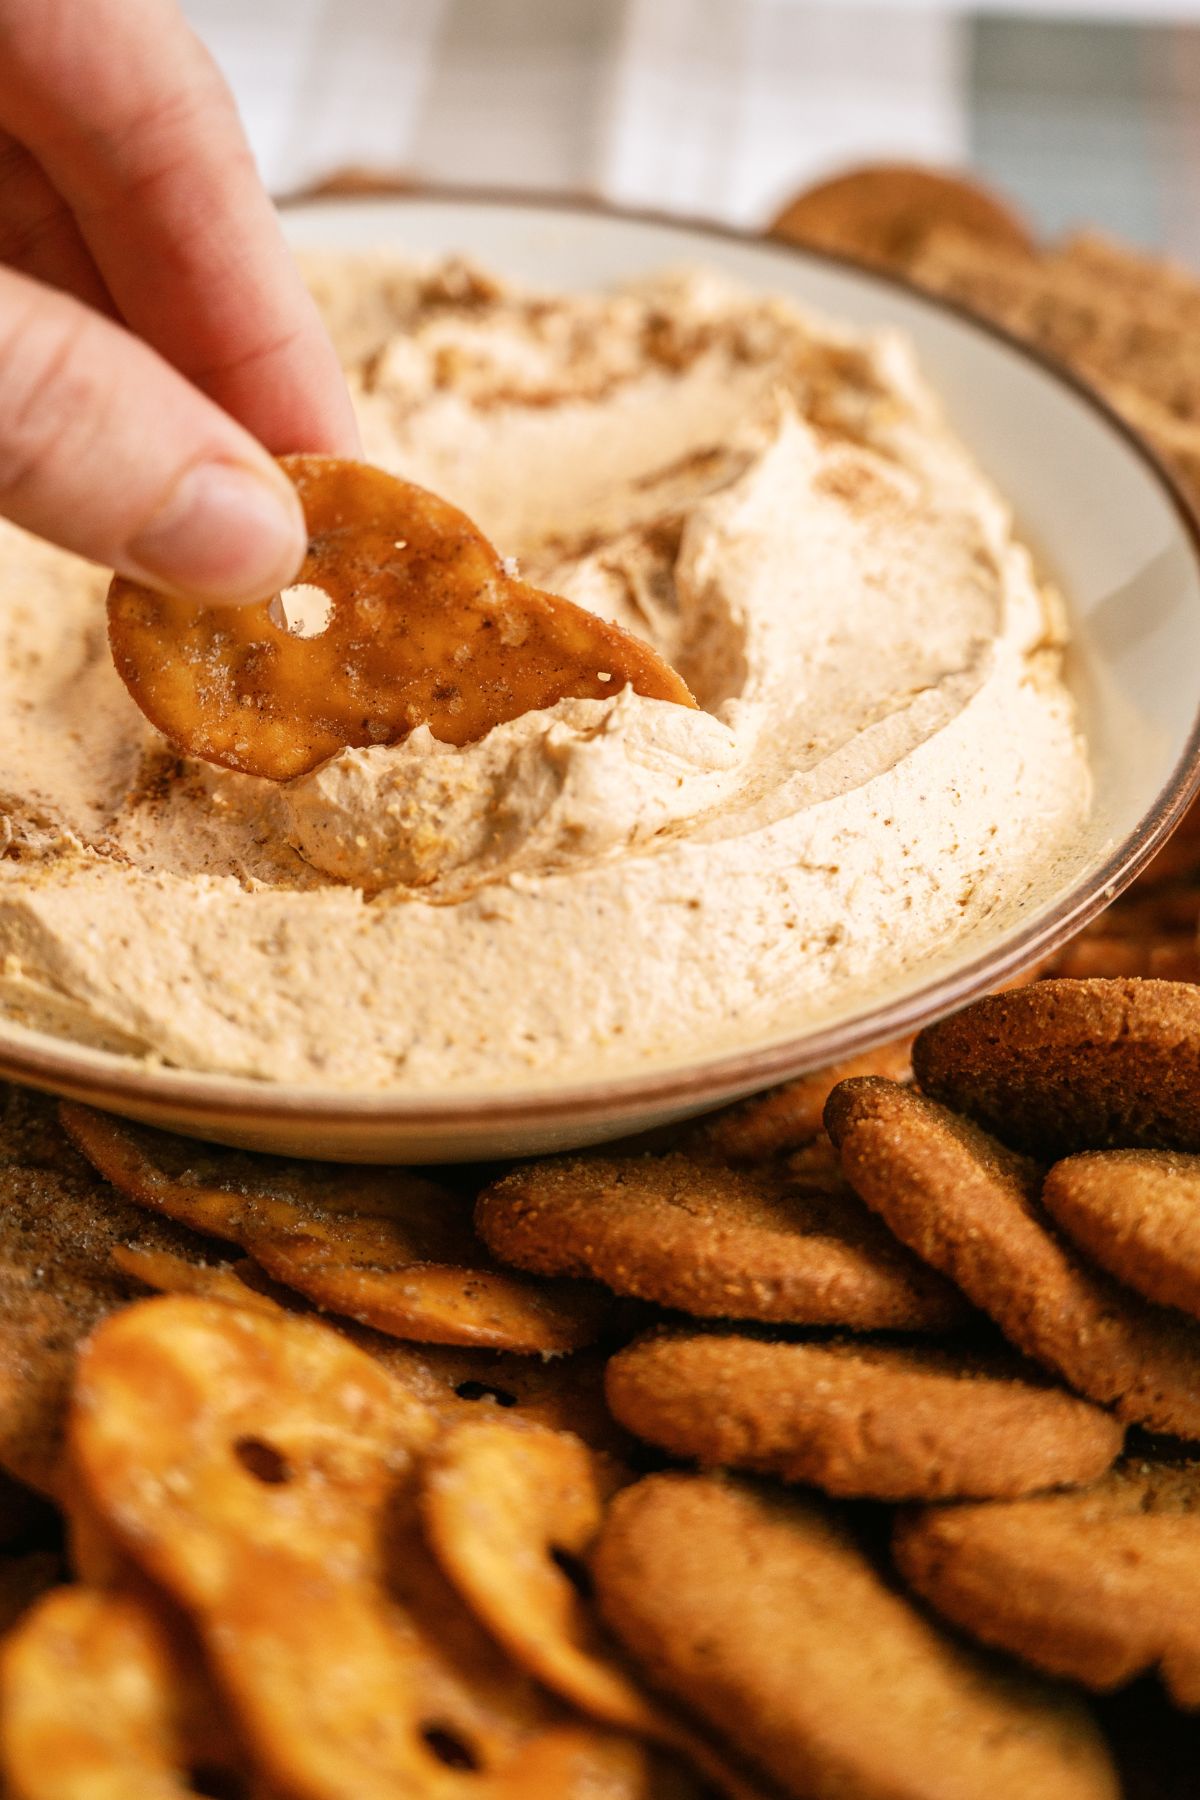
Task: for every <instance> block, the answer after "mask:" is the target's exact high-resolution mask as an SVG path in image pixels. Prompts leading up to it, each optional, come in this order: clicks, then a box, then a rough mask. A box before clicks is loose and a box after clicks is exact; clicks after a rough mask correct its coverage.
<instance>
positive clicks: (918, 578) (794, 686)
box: [0, 258, 1090, 1093]
mask: <svg viewBox="0 0 1200 1800" xmlns="http://www.w3.org/2000/svg"><path fill="white" fill-rule="evenodd" d="M310 278H311V279H312V282H313V285H314V288H315V290H316V292H317V294H318V297H319V299H320V300H321V302H322V305H323V306H324V308H325V311H326V314H327V317H328V318H329V320H330V323H331V326H332V329H333V331H334V334H335V337H336V338H337V340H338V342H339V344H340V347H341V349H342V351H343V354H344V357H345V360H346V363H347V367H348V368H349V370H350V372H351V381H352V385H353V387H354V390H355V394H356V398H357V401H358V406H359V413H360V419H361V423H362V429H363V436H364V442H365V454H366V456H367V457H368V459H370V460H372V461H375V462H378V463H380V464H382V465H383V466H385V467H387V468H390V469H392V470H394V471H396V472H397V473H399V474H402V475H404V476H405V477H407V478H408V479H410V480H414V481H417V482H420V483H423V484H424V485H426V486H428V487H431V488H434V489H435V490H437V491H438V492H440V493H443V494H444V495H445V496H446V498H447V499H449V500H452V501H453V502H455V504H457V505H459V506H461V507H462V508H463V509H464V510H465V511H466V512H468V513H469V514H470V515H471V516H472V517H473V518H474V519H475V520H476V521H477V522H478V524H479V525H480V526H481V527H482V529H483V530H484V531H485V532H487V533H488V535H489V536H490V537H491V538H492V539H493V541H494V542H495V543H496V545H497V546H498V548H499V549H500V551H501V552H502V553H503V554H505V555H506V556H512V557H515V558H516V559H517V560H518V562H519V566H520V570H521V573H522V575H524V576H526V577H527V578H528V579H530V580H532V581H534V582H537V583H538V584H539V585H541V586H544V587H547V588H550V589H553V590H556V591H558V592H560V593H563V594H565V595H567V596H568V597H569V598H570V599H572V600H575V601H577V602H579V603H580V604H582V605H584V606H588V607H591V608H593V609H594V610H595V611H597V612H598V613H601V614H603V615H604V616H605V617H606V618H610V619H613V620H616V621H617V622H618V623H620V624H621V625H624V626H626V627H628V628H629V629H630V630H632V631H634V632H637V633H638V634H639V635H641V636H642V637H644V638H646V639H648V640H649V641H650V642H652V643H653V644H654V645H655V646H656V648H657V649H659V650H660V651H661V652H662V653H663V654H664V655H665V656H666V658H667V659H668V660H669V661H670V662H672V663H673V664H674V665H675V667H676V668H677V669H678V670H679V672H680V674H681V675H683V677H684V679H685V680H686V681H687V682H688V684H689V685H690V687H691V688H692V691H693V692H694V693H695V695H696V697H697V699H698V701H699V703H700V708H701V710H700V711H698V712H691V711H688V710H686V709H684V708H682V707H678V706H674V705H671V704H670V703H668V702H665V701H656V700H649V699H645V698H643V697H641V696H640V695H637V694H635V693H633V692H632V691H631V690H629V689H626V690H623V691H621V692H619V693H614V695H613V696H612V698H611V699H600V700H567V701H562V702H560V703H559V704H558V705H557V706H555V707H553V708H552V709H550V710H548V711H545V712H538V713H527V714H525V715H524V716H523V717H521V718H518V719H516V720H514V721H512V722H511V723H509V724H507V725H502V726H499V727H497V728H496V729H494V730H493V731H492V732H490V733H489V735H488V736H487V737H485V738H483V739H482V740H481V741H479V742H478V743H475V744H471V745H468V746H466V747H464V748H462V749H455V748H452V747H450V746H448V745H444V744H439V743H437V742H436V741H435V740H434V739H433V738H432V737H431V736H430V735H429V732H428V730H427V729H425V728H423V729H422V730H420V731H418V732H416V733H414V734H413V735H412V736H411V737H410V738H409V739H408V740H407V741H406V742H404V743H401V744H397V745H389V746H378V747H374V748H370V749H366V750H348V751H345V752H343V753H341V754H339V755H337V756H335V757H333V758H332V759H331V760H330V761H329V762H327V763H325V764H324V765H322V766H321V767H320V768H318V769H316V770H315V771H313V772H312V773H310V774H308V775H306V776H303V777H301V778H299V779H297V780H296V781H294V782H291V783H287V784H283V785H279V786H276V785H274V784H272V783H269V782H266V781H262V780H258V779H256V778H254V777H251V776H245V775H238V774H234V773H231V772H229V771H225V770H219V769H215V768H212V767H209V766H207V765H203V764H198V763H191V762H188V761H186V760H183V759H180V758H179V757H178V756H177V754H176V753H175V752H174V751H173V749H172V748H171V746H170V745H169V744H167V743H166V742H165V741H164V740H162V739H161V738H159V737H158V736H157V735H156V734H155V733H154V731H153V730H152V729H151V727H150V726H149V725H148V724H147V723H146V721H145V720H144V719H143V718H142V716H141V715H140V713H139V712H138V711H137V710H136V708H135V707H134V705H133V703H132V701H131V700H130V699H129V697H128V695H127V694H126V692H125V690H124V688H123V687H122V685H121V683H120V681H119V679H118V677H117V675H116V672H115V670H114V669H113V666H112V663H111V660H110V657H109V653H108V648H107V643H106V639H105V624H104V609H103V596H104V591H105V587H106V577H105V575H104V574H103V573H101V572H99V571H96V570H94V569H92V568H90V567H89V566H87V565H85V564H83V563H81V562H79V561H77V560H75V559H73V558H71V557H69V556H67V555H65V554H62V553H60V552H57V551H54V550H51V549H49V548H47V547H46V546H44V545H41V544H39V543H37V542H35V541H33V540H31V539H30V538H28V537H26V536H25V535H23V534H22V533H20V532H18V531H17V530H16V529H15V528H13V527H10V526H6V525H3V524H0V637H2V640H3V656H2V658H0V681H2V683H3V693H2V704H0V815H2V816H0V849H2V850H3V856H2V858H0V954H2V958H3V961H2V972H0V1005H2V1006H3V1008H4V1010H5V1011H6V1012H7V1013H8V1014H9V1015H10V1016H12V1017H16V1018H17V1019H19V1020H21V1021H22V1022H24V1023H26V1024H29V1025H34V1026H38V1027H41V1028H43V1029H47V1030H50V1031H53V1032H57V1033H60V1034H64V1035H66V1036H69V1037H72V1038H75V1039H80V1040H83V1041H85V1042H89V1043H93V1044H97V1045H101V1046H104V1047H106V1048H110V1049H116V1050H122V1051H127V1052H129V1053H132V1054H134V1055H138V1056H143V1057H151V1058H155V1059H159V1060H162V1061H166V1062H168V1063H171V1064H175V1065H178V1066H181V1067H184V1068H190V1069H204V1070H220V1071H225V1072H228V1073H233V1074H242V1075H252V1076H259V1077H264V1078H268V1079H276V1080H286V1081H298V1082H302V1083H319V1084H321V1085H324V1086H334V1087H339V1088H345V1089H368V1090H371V1089H373V1090H386V1089H403V1090H416V1091H426V1092H431V1093H435V1092H438V1093H440V1092H446V1091H448V1090H454V1089H484V1090H486V1089H495V1088H500V1087H505V1088H509V1087H513V1086H521V1085H535V1084H539V1083H562V1082H564V1081H572V1080H582V1079H588V1078H594V1077H596V1076H607V1075H619V1074H626V1073H632V1072H635V1071H637V1070H639V1069H643V1068H645V1067H647V1066H649V1065H654V1064H661V1063H665V1062H669V1061H671V1060H683V1059H692V1058H695V1057H697V1056H699V1055H702V1054H704V1053H706V1052H709V1051H712V1052H716V1051H717V1050H720V1049H722V1048H728V1047H731V1046H733V1045H735V1044H737V1043H739V1042H745V1041H747V1040H749V1039H751V1038H762V1037H764V1036H766V1035H767V1034H769V1033H770V1032H772V1031H778V1032H779V1033H781V1034H782V1033H784V1032H786V1031H789V1030H790V1031H797V1030H800V1029H802V1028H804V1027H806V1026H808V1025H811V1024H815V1023H818V1022H826V1021H831V1020H833V1019H834V1018H836V1017H837V1016H839V1015H843V1014H845V1013H847V1012H849V1011H852V1010H854V1009H855V1008H856V1007H858V1006H860V1005H861V1004H862V1003H863V1001H864V1000H865V999H867V998H868V997H870V998H871V999H882V998H883V997H885V996H886V995H887V994H888V993H890V992H893V991H895V990H897V989H898V988H899V987H901V986H902V985H903V984H904V983H905V981H908V980H911V979H912V977H913V974H914V972H915V970H916V969H917V968H920V969H921V971H922V972H923V973H924V972H925V971H926V970H928V971H929V972H933V970H934V969H935V968H936V967H937V966H940V965H944V964H945V963H946V962H948V960H950V959H952V958H953V955H954V953H955V949H956V947H959V948H961V944H962V940H963V938H964V937H965V936H966V935H967V934H974V933H976V932H978V931H979V930H980V928H981V927H982V928H984V929H985V930H986V931H987V932H988V933H989V934H990V933H991V932H992V931H993V930H995V931H999V930H1000V929H1002V928H1003V927H1005V926H1006V925H1008V924H1011V923H1012V922H1013V921H1014V920H1015V919H1016V918H1017V917H1019V916H1020V914H1021V913H1022V912H1023V911H1024V910H1025V909H1026V908H1027V907H1028V906H1029V905H1030V904H1031V903H1033V902H1035V901H1037V900H1039V899H1041V898H1042V897H1044V896H1046V895H1047V894H1049V893H1050V892H1052V891H1053V890H1054V889H1055V887H1056V886H1057V885H1058V882H1059V879H1060V873H1059V871H1060V864H1061V861H1062V859H1063V858H1064V857H1065V855H1066V853H1067V852H1068V851H1069V849H1070V846H1071V843H1072V840H1073V836H1074V834H1075V833H1076V832H1077V831H1078V829H1079V828H1080V826H1081V824H1082V822H1083V820H1084V818H1085V816H1086V813H1087V809H1088V805H1089V797H1090V781H1089V774H1088V766H1087V758H1086V754H1085V750H1084V747H1083V744H1082V742H1081V740H1080V737H1079V734H1078V730H1077V726H1076V722H1075V719H1074V713H1073V707H1072V703H1071V699H1070V696H1069V694H1068V692H1067V690H1066V688H1065V687H1064V685H1063V683H1062V679H1061V648H1062V646H1061V632H1060V628H1059V624H1058V610H1057V606H1056V604H1055V603H1054V600H1053V597H1052V596H1050V595H1048V594H1047V593H1046V592H1045V590H1044V589H1043V587H1042V586H1041V585H1040V584H1039V581H1038V579H1037V577H1036V575H1035V573H1034V570H1033V568H1032V565H1031V562H1030V558H1029V556H1028V554H1027V552H1026V551H1025V549H1024V548H1023V547H1022V546H1021V545H1020V544H1018V543H1017V542H1015V541H1014V539H1013V537H1012V533H1011V527H1010V521H1009V517H1008V514H1007V512H1006V509H1005V507H1004V505H1003V504H1002V502H1001V501H1000V500H999V498H998V497H997V496H996V495H995V494H994V493H993V492H992V490H991V489H990V488H989V486H988V485H987V483H986V482H985V481H984V480H983V479H982V478H981V477H980V475H979V473H978V472H977V471H976V470H975V468H974V467H973V465H972V463H971V461H970V459H969V458H968V457H967V455H966V453H965V452H964V451H963V450H962V449H961V448H960V447H959V446H958V444H957V443H956V442H955V441H954V439H953V438H952V436H951V435H950V434H949V433H948V431H947V429H946V427H945V425H944V424H943V422H942V420H941V417H940V414H939V410H938V406H937V403H936V401H935V400H934V398H933V397H932V395H931V394H930V393H929V391H928V390H927V388H926V387H925V385H924V384H923V382H922V381H921V379H920V378H919V376H918V374H917V372H916V370H915V369H914V367H913V363H912V360H911V357H910V355H909V353H908V351H907V349H906V347H905V345H904V344H903V343H902V342H900V341H899V340H897V339H895V338H893V337H890V336H887V335H883V336H879V337H873V338H871V339H866V338H862V337H856V336H852V335H849V334H847V333H843V332H840V331H838V330H836V329H835V328H833V327H831V326H827V325H824V324H821V323H818V322H816V321H814V320H812V319H810V318H809V317H807V316H806V315H805V314H803V313H801V312H800V311H799V310H797V309H796V308H795V307H794V306H792V305H791V304H789V303H786V302H783V301H780V300H773V299H764V298H761V297H758V296H755V295H751V294H748V293H746V292H743V291H742V290H740V289H737V288H734V287H732V286H730V285H728V284H726V283H725V282H724V281H719V280H717V279H715V278H713V277H710V276H707V275H704V274H679V275H668V276H663V277H662V278H659V279H657V280H655V281H653V282H651V283H646V284H642V285H639V286H637V287H632V288H629V289H626V290H623V291H621V292H618V293H615V294H608V295H603V296H594V297H592V296H579V295H573V296H569V297H562V296H554V295H549V296H547V295H540V294H530V293H527V292H523V291H514V290H510V289H507V288H504V287H501V286H500V285H499V284H497V283H495V282H493V281H492V280H491V279H490V278H488V277H487V276H485V275H483V274H481V273H479V272H478V271H476V270H474V269H471V268H468V267H466V266H465V265H459V264H453V263H452V264H443V265H440V266H437V267H433V266H430V267H426V268H416V267H413V266H411V265H410V266H405V265H398V264H395V263H392V262H385V261H381V260H375V259H362V258H357V259H351V260H347V259H338V260H333V259H330V260H328V261H326V260H323V259H322V260H318V261H315V262H313V263H311V265H310Z"/></svg>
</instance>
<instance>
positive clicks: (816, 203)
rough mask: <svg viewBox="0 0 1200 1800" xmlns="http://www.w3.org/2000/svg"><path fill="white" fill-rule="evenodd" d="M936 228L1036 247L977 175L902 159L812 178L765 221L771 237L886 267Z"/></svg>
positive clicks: (1016, 251)
mask: <svg viewBox="0 0 1200 1800" xmlns="http://www.w3.org/2000/svg"><path fill="white" fill-rule="evenodd" d="M939 228H949V229H951V230H953V231H955V232H957V233H960V234H962V235H963V236H964V237H967V238H969V239H971V240H972V241H975V240H982V241H983V242H984V243H987V244H990V245H994V246H995V248H996V249H997V250H999V251H1006V252H1008V253H1009V254H1010V255H1016V256H1019V257H1025V256H1028V255H1030V254H1031V253H1032V252H1033V250H1034V248H1035V245H1034V240H1033V237H1032V234H1031V232H1030V230H1029V227H1028V226H1027V225H1026V223H1025V221H1024V220H1023V219H1022V218H1020V217H1019V215H1018V214H1017V213H1016V212H1015V211H1014V210H1013V208H1012V207H1011V206H1010V205H1009V204H1008V202H1007V201H1005V200H1002V199H1000V197H999V196H998V195H997V194H993V193H992V192H991V191H990V190H989V189H988V188H986V187H984V186H983V185H982V184H981V183H980V182H977V181H974V180H972V179H969V178H968V177H966V176H963V175H951V174H947V173H946V172H945V171H944V170H942V169H925V168H920V167H918V166H916V165H911V164H904V163H876V164H871V165H869V166H867V167H865V168H861V169H850V170H848V171H847V172H846V173H845V174H844V175H836V176H834V177H833V178H832V179H831V180H829V181H822V182H819V183H818V184H817V185H816V186H815V187H810V188H809V189H807V191H806V192H804V193H803V194H800V195H799V196H798V197H797V198H796V199H795V200H792V201H791V202H790V203H789V204H788V205H787V206H785V207H784V209H783V211H782V212H781V213H780V214H779V215H778V217H777V218H776V219H775V220H774V221H773V223H772V225H771V227H770V229H771V231H772V233H773V234H774V235H775V236H776V237H785V238H795V239H797V240H799V241H800V242H801V243H805V244H816V245H818V246H819V247H820V248H821V249H825V250H836V251H839V252H840V253H842V254H843V255H846V256H853V257H856V258H857V259H858V260H859V261H860V262H866V263H876V264H880V265H882V266H883V267H885V268H891V269H904V268H905V267H907V265H908V263H909V261H910V260H911V258H912V256H913V254H914V252H915V251H916V250H917V249H918V247H919V246H920V245H921V244H922V242H923V241H924V239H925V238H926V237H927V236H928V235H929V233H930V232H931V231H935V230H937V229H939Z"/></svg>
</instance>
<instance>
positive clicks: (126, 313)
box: [0, 0, 358, 604]
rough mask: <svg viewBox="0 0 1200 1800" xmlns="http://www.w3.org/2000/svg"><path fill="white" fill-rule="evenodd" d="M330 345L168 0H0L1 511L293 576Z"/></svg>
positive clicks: (345, 444)
mask: <svg viewBox="0 0 1200 1800" xmlns="http://www.w3.org/2000/svg"><path fill="white" fill-rule="evenodd" d="M357 447H358V440H357V432H356V429H355V424H354V419H353V415H352V412H351V409H350V402H349V399H348V396H347V393H346V388H345V383H344V382H343V379H342V375H341V371H340V369H339V368H338V364H337V360H336V358H335V356H334V353H333V349H332V347H331V345H330V343H329V340H328V338H327V336H326V334H325V332H324V329H323V327H322V325H321V322H320V320H319V318H318V316H317V313H316V310H315V308H314V307H313V304H312V302H311V300H310V299H309V297H308V294H307V293H306V291H305V289H304V287H303V284H302V282H301V281H300V278H299V276H298V274H297V272H296V269H295V266H294V264H293V263H292V260H291V258H290V257H289V255H288V252H287V249H286V247H285V245H284V241H283V238H282V236H281V233H280V230H279V226H278V224H277V222H276V219H275V216H274V212H273V210H272V207H271V205H270V202H269V201H268V199H267V196H266V194H265V193H264V191H263V188H262V186H261V183H260V181H259V179H258V175H257V173H256V171H255V168H254V164H253V162H252V159H251V156H250V152H249V150H248V148H247V145H246V141H245V138H244V136H243V133H242V128H241V125H240V123H239V121H238V117H237V112H236V109H235V106H234V103H233V99H232V97H231V95H230V93H229V90H228V88H227V87H226V86H225V83H224V81H223V80H222V78H221V76H220V74H219V73H218V71H217V69H216V67H215V65H214V63H213V62H212V60H211V58H210V57H209V55H208V53H207V51H206V50H205V49H204V48H203V46H202V45H201V44H200V42H199V40H198V39H197V38H196V37H195V35H194V34H193V32H192V31H191V29H190V27H189V26H188V24H187V23H186V21H185V19H184V17H183V15H182V13H181V12H180V11H179V9H178V7H177V6H176V5H175V3H174V0H0V515H3V516H5V517H7V518H9V519H11V520H12V521H14V522H15V523H16V524H18V525H21V526H23V527H25V528H26V529H27V530H29V531H33V532H36V533H38V534H39V535H40V536H42V537H45V538H48V539H50V540H51V541H53V542H54V543H56V544H60V545H62V546H63V547H64V548H66V549H68V550H73V551H77V552H79V553H80V554H82V555H84V556H87V557H90V558H92V559H93V560H94V561H96V562H98V563H101V564H102V565H104V566H105V567H107V568H111V569H115V570H117V571H119V572H120V573H121V574H124V575H128V576H130V577H132V578H133V579H135V580H141V581H145V582H147V583H148V584H149V585H151V586H154V587H157V588H160V589H162V590H163V591H164V592H169V593H187V594H190V595H193V596H196V597H199V598H203V599H205V600H208V601H210V602H212V603H213V604H222V603H237V602H239V601H247V600H255V599H261V598H263V597H264V596H265V595H267V594H270V593H272V592H274V591H275V590H276V589H278V588H280V587H284V586H286V585H287V584H288V583H289V582H290V581H292V580H294V578H295V575H296V573H297V571H298V569H299V566H300V562H301V560H302V557H303V554H304V547H305V533H304V520H303V515H302V513H301V510H300V506H299V502H298V500H297V498H296V495H295V492H294V490H293V488H292V487H291V485H290V483H289V482H288V481H287V480H286V479H285V478H284V477H283V475H282V474H280V472H279V470H278V469H277V467H276V465H275V463H274V461H273V457H274V455H278V454H283V453H285V452H289V451H298V450H305V451H321V452H326V453H328V454H331V455H342V456H345V455H351V456H352V455H354V454H355V453H356V450H357Z"/></svg>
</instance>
